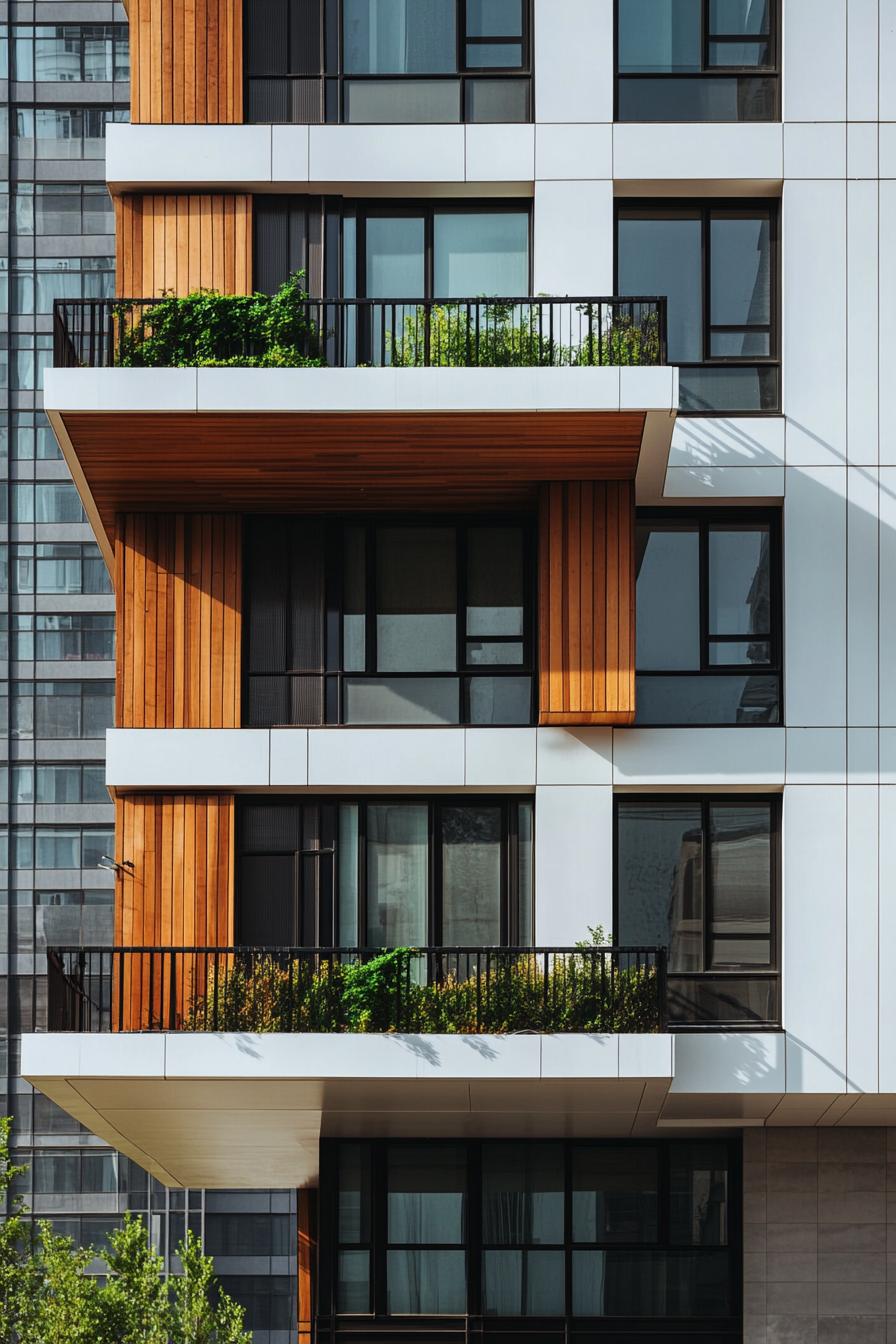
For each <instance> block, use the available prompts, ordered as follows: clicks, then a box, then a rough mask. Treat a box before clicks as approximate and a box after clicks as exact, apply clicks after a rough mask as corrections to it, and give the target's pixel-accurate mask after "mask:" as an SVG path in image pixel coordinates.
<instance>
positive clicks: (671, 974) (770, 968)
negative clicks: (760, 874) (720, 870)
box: [613, 791, 783, 1032]
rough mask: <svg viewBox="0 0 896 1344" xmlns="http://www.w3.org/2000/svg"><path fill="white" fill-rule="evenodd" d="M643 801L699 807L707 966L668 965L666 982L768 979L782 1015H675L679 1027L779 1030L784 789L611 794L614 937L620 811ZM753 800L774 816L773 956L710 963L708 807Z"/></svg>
mask: <svg viewBox="0 0 896 1344" xmlns="http://www.w3.org/2000/svg"><path fill="white" fill-rule="evenodd" d="M639 803H641V804H643V805H644V806H645V807H664V806H668V805H669V804H670V803H686V804H689V805H690V806H693V807H699V808H700V816H701V822H700V830H701V853H702V863H701V873H702V878H703V882H702V895H703V915H702V923H703V929H702V940H701V948H702V953H703V967H704V968H703V970H701V971H670V970H667V972H666V981H667V985H668V986H669V987H670V988H671V987H673V986H674V984H675V982H676V980H681V981H687V982H692V983H696V984H700V983H702V984H724V983H726V982H729V983H730V982H735V983H736V982H737V981H738V980H741V981H745V980H768V981H770V982H773V983H774V985H775V986H776V996H775V997H776V1002H777V1008H778V1020H777V1021H775V1022H768V1023H759V1022H755V1023H754V1022H751V1021H750V1020H748V1019H747V1020H745V1019H743V1018H739V1019H732V1021H731V1022H730V1023H728V1022H726V1021H722V1020H712V1021H705V1022H702V1023H701V1022H686V1021H679V1020H676V1022H675V1024H674V1025H675V1030H676V1031H701V1030H705V1031H719V1030H723V1029H725V1028H726V1026H727V1027H730V1028H732V1029H734V1030H741V1031H744V1030H747V1029H749V1030H750V1031H769V1032H776V1031H781V1030H782V1027H781V1023H780V1016H781V1010H782V969H783V968H782V960H781V937H782V931H783V910H782V899H781V897H782V888H783V883H782V854H783V844H782V814H783V806H782V804H783V795H782V794H781V793H731V792H730V791H729V792H722V793H711V792H700V793H676V792H669V793H617V794H615V795H614V798H613V932H614V941H617V940H618V937H619V928H620V897H621V891H620V878H621V874H620V869H619V811H620V808H621V807H624V806H626V805H628V806H632V805H637V804H639ZM750 803H755V804H762V805H763V806H767V807H768V808H769V815H770V820H771V830H770V836H771V844H770V854H769V881H770V901H769V939H768V941H769V948H770V959H769V963H768V965H764V964H763V965H759V964H757V965H756V966H755V967H749V966H745V967H744V968H743V969H741V970H738V969H735V968H734V967H727V966H721V967H719V968H714V967H712V966H711V964H710V963H711V961H712V956H711V943H712V938H713V931H712V925H713V910H714V897H715V888H714V879H713V872H712V859H711V845H710V840H709V835H710V808H712V807H715V806H719V807H726V806H728V807H744V806H749V805H750Z"/></svg>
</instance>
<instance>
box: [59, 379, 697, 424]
mask: <svg viewBox="0 0 896 1344" xmlns="http://www.w3.org/2000/svg"><path fill="white" fill-rule="evenodd" d="M44 406H45V408H46V409H47V410H48V411H52V412H55V413H58V414H61V415H65V414H71V413H76V412H79V411H89V412H94V413H104V412H108V413H110V414H112V413H117V414H122V413H141V412H142V413H165V412H181V413H182V412H185V411H187V412H189V411H195V412H206V413H220V412H228V413H233V414H245V415H263V414H265V413H271V412H281V413H282V412H291V413H295V414H301V413H302V412H308V413H321V412H343V413H348V412H365V411H366V412H370V413H373V414H375V413H377V412H390V413H394V412H399V413H401V412H407V413H409V414H412V413H414V412H419V411H429V412H433V411H435V412H452V411H454V412H458V411H531V412H538V411H582V410H594V411H608V412H614V411H632V410H635V411H639V410H640V411H645V412H652V411H656V412H660V413H662V414H663V416H664V418H668V417H669V416H670V415H671V414H672V413H674V412H675V410H676V409H677V406H678V370H677V369H676V368H672V367H668V366H665V367H661V368H651V367H645V368H625V369H619V368H581V369H575V368H557V369H538V368H531V369H529V368H526V369H487V368H475V369H392V368H388V369H48V370H47V372H46V374H45V377H44ZM671 429H672V425H671V423H670V424H669V425H668V433H671ZM667 437H668V435H667Z"/></svg>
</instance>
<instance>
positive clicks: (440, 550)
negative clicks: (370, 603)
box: [376, 527, 457, 672]
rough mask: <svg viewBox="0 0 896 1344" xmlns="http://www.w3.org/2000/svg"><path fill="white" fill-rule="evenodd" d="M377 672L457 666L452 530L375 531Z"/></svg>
mask: <svg viewBox="0 0 896 1344" xmlns="http://www.w3.org/2000/svg"><path fill="white" fill-rule="evenodd" d="M376 546H377V556H376V563H377V620H376V639H377V671H379V672H444V671H453V670H454V669H455V668H456V667H457V574H456V564H455V534H454V529H453V528H448V527H444V528H422V527H404V528H380V529H378V531H377V541H376Z"/></svg>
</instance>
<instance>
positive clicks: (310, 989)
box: [183, 929, 659, 1035]
mask: <svg viewBox="0 0 896 1344" xmlns="http://www.w3.org/2000/svg"><path fill="white" fill-rule="evenodd" d="M590 932H591V935H592V937H593V938H594V939H595V940H598V939H600V940H602V939H603V938H604V936H605V935H604V931H603V930H602V929H595V930H591V931H590ZM580 946H581V948H582V951H581V953H579V952H574V953H566V954H556V955H555V954H547V955H546V954H544V953H534V952H532V953H529V952H522V953H519V954H516V955H509V954H507V953H501V952H500V951H499V950H497V949H496V950H495V952H494V953H486V954H484V959H483V961H482V963H481V964H479V965H478V967H475V968H467V966H466V961H465V958H464V957H463V955H460V956H458V957H456V958H454V963H455V964H454V966H453V967H452V966H450V965H449V966H448V969H447V973H442V974H440V975H437V976H433V977H431V978H429V979H427V977H426V964H425V963H426V958H425V957H424V956H423V955H422V954H421V953H420V952H418V951H415V950H414V949H413V948H395V949H392V950H389V951H385V952H380V953H377V954H375V955H371V956H370V957H368V958H366V959H364V958H361V959H353V960H350V961H349V960H340V959H339V957H338V955H335V956H333V957H331V958H326V957H325V958H321V959H320V960H318V961H317V962H316V963H315V961H314V960H313V959H312V958H310V957H298V958H295V959H291V958H290V957H289V954H283V956H278V955H277V954H276V953H264V954H259V953H251V952H250V953H246V954H245V955H241V954H240V953H236V954H233V956H232V957H231V958H230V960H229V961H228V962H227V963H224V964H219V965H218V966H217V968H213V969H212V970H211V971H210V972H209V974H208V980H207V982H206V983H205V984H204V985H194V987H193V995H192V998H191V1001H190V1004H189V1007H188V1010H187V1013H186V1015H185V1019H184V1022H183V1027H184V1029H185V1030H188V1031H252V1032H268V1031H318V1032H392V1031H402V1032H424V1033H432V1032H438V1033H448V1034H464V1035H471V1034H477V1033H480V1034H481V1033H486V1032H489V1033H491V1032H497V1033H504V1032H515V1031H548V1032H574V1031H606V1032H614V1031H633V1032H649V1031H658V1030H659V1015H658V1001H657V996H658V991H659V983H658V978H657V971H656V967H655V966H652V965H645V964H644V963H643V962H642V961H637V960H632V961H628V960H626V958H625V956H624V954H623V956H621V957H620V956H619V955H618V954H616V953H609V952H602V951H600V943H599V942H597V941H595V942H593V943H582V944H580ZM451 955H452V954H451V953H450V952H448V953H445V954H444V956H445V957H446V958H447V960H448V962H449V963H450V960H451ZM444 969H445V968H443V971H444Z"/></svg>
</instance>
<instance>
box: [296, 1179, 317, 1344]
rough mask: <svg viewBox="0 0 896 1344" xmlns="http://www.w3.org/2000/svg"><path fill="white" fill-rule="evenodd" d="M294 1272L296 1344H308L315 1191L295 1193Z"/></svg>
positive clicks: (314, 1249) (314, 1253) (314, 1248)
mask: <svg viewBox="0 0 896 1344" xmlns="http://www.w3.org/2000/svg"><path fill="white" fill-rule="evenodd" d="M296 1193H297V1196H298V1198H297V1212H298V1217H297V1220H296V1221H297V1231H298V1240H297V1246H296V1271H297V1282H296V1288H297V1298H298V1332H297V1337H298V1344H311V1340H312V1338H313V1335H314V1317H315V1302H314V1282H315V1279H316V1277H317V1274H316V1269H317V1216H318V1215H317V1191H316V1190H298V1191H297V1192H296Z"/></svg>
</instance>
